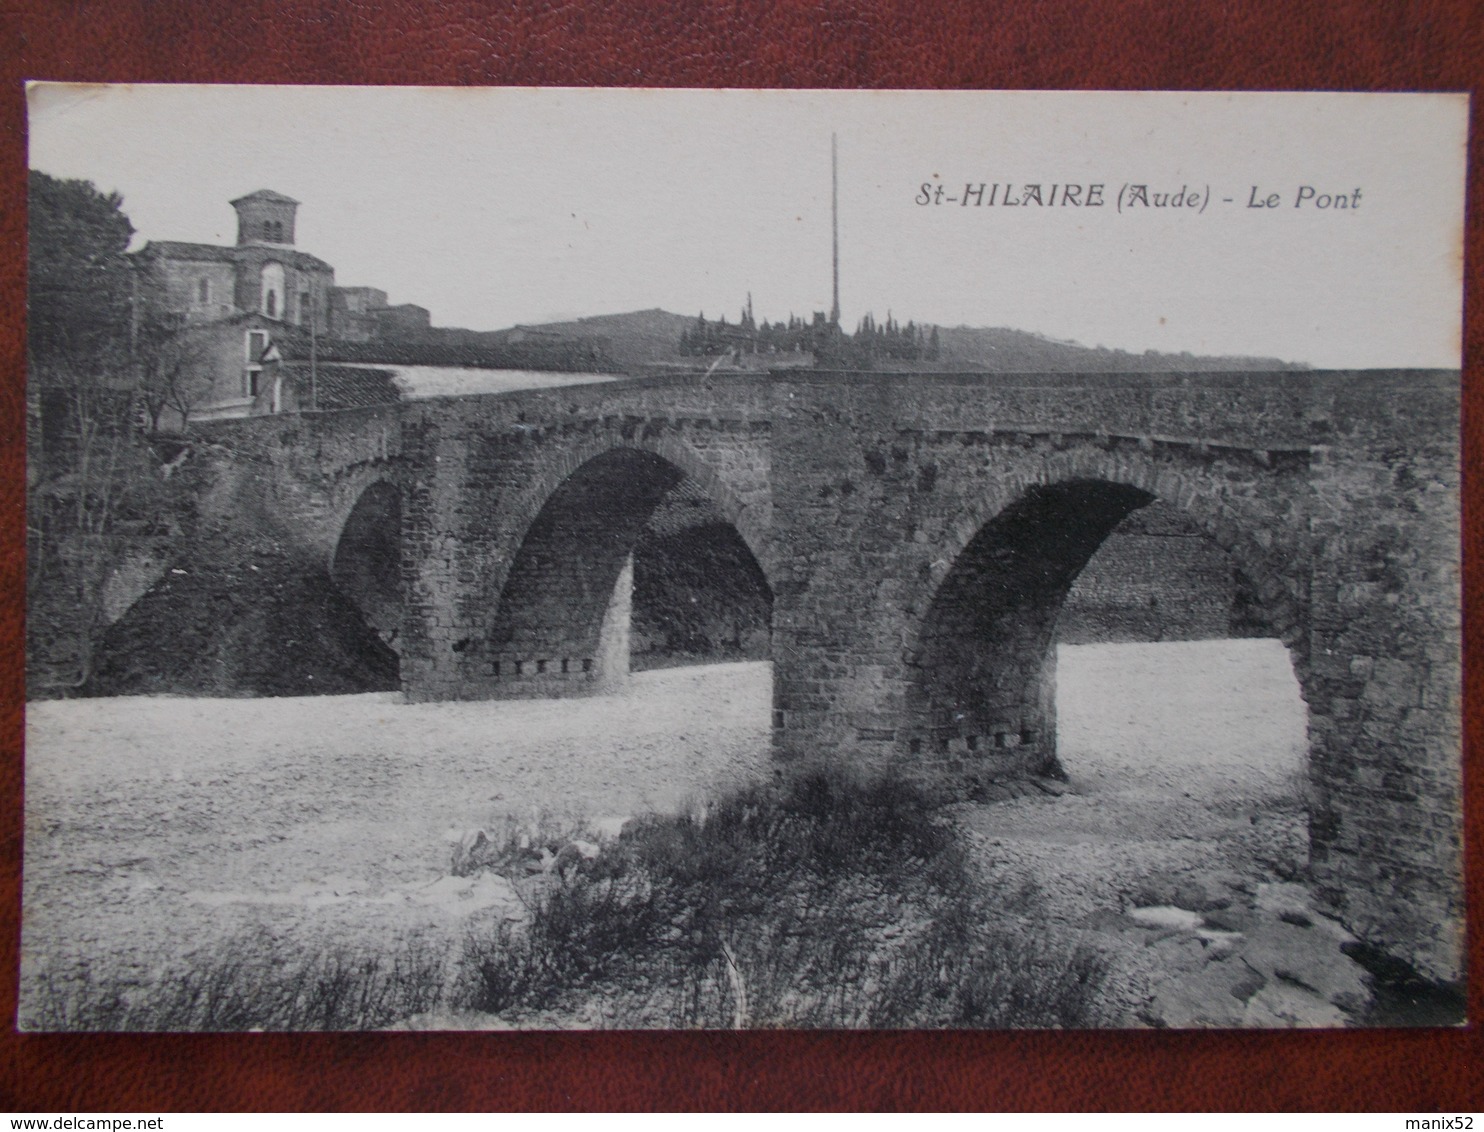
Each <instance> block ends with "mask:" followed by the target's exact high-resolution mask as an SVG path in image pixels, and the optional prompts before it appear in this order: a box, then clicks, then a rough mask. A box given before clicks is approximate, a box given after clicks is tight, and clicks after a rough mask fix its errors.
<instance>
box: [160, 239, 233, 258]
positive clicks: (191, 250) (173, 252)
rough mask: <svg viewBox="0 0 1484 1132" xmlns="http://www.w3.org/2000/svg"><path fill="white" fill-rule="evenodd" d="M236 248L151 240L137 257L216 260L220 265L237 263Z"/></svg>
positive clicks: (179, 241)
mask: <svg viewBox="0 0 1484 1132" xmlns="http://www.w3.org/2000/svg"><path fill="white" fill-rule="evenodd" d="M236 250H237V249H236V248H226V247H222V246H220V245H219V244H189V243H186V242H185V241H184V240H151V241H150V242H149V243H147V244H145V245H144V247H142V248H141V249H140V250H139V251H138V252H137V253H136V254H137V255H149V254H153V255H159V256H164V257H166V258H167V259H192V260H215V261H217V262H220V263H234V262H236V260H235V258H234V256H233V254H232V253H233V252H235V251H236Z"/></svg>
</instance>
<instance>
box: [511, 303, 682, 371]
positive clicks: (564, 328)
mask: <svg viewBox="0 0 1484 1132" xmlns="http://www.w3.org/2000/svg"><path fill="white" fill-rule="evenodd" d="M695 321H696V320H695V316H693V315H683V314H671V313H670V312H669V311H663V310H660V309H659V308H658V307H654V308H651V309H650V310H643V311H631V312H629V313H627V314H600V315H593V316H591V317H589V318H578V319H573V320H572V321H570V322H546V323H542V324H540V325H539V326H530V325H522V326H520V327H518V328H516V329H519V330H525V331H533V332H535V333H538V334H551V335H559V336H561V337H563V338H601V339H604V340H606V342H607V344H608V355H609V357H611V358H612V359H613V361H614V362H615V363H616V364H617V365H618V366H619V367H620V368H624V369H629V368H639V367H643V366H650V365H655V364H656V363H659V362H671V361H677V360H679V359H680V334H681V332H682V331H684V330H685V329H686V328H687V327H689V326H691V325H692V324H693V323H694V322H695Z"/></svg>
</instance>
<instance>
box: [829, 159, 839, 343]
mask: <svg viewBox="0 0 1484 1132" xmlns="http://www.w3.org/2000/svg"><path fill="white" fill-rule="evenodd" d="M830 238H831V244H832V250H833V253H834V255H833V258H834V284H835V289H834V302H833V303H832V304H831V306H830V321H831V322H832V323H834V324H835V325H836V326H839V325H840V162H839V157H838V156H837V154H836V147H835V135H834V134H831V135H830Z"/></svg>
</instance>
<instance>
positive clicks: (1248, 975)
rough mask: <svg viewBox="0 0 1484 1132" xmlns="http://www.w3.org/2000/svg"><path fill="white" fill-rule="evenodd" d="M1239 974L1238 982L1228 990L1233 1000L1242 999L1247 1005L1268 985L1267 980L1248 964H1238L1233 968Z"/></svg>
mask: <svg viewBox="0 0 1484 1132" xmlns="http://www.w3.org/2000/svg"><path fill="white" fill-rule="evenodd" d="M1233 969H1234V970H1236V971H1237V972H1238V978H1237V981H1236V982H1234V983H1232V985H1231V986H1230V987H1229V988H1227V989H1228V990H1229V991H1230V992H1231V996H1232V997H1233V998H1238V999H1241V1000H1242V1002H1243V1003H1244V1004H1245V1003H1246V1002H1247V1000H1248V999H1250V998H1251V997H1252V996H1253V995H1255V994H1256V993H1257V992H1258V991H1260V990H1262V988H1263V987H1265V986H1267V985H1268V981H1267V979H1265V978H1263V976H1262V974H1261V972H1258V971H1255V970H1253V969H1252V967H1250V966H1249V965H1248V964H1246V963H1240V964H1237V965H1236V967H1234V968H1233Z"/></svg>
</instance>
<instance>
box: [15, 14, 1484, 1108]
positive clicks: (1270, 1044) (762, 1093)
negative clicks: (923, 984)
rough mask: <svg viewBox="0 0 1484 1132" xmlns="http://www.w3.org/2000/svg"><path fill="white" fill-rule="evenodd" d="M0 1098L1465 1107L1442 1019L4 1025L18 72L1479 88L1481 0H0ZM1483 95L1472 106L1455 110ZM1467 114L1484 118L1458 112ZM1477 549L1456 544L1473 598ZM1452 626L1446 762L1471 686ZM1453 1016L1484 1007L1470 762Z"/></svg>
mask: <svg viewBox="0 0 1484 1132" xmlns="http://www.w3.org/2000/svg"><path fill="white" fill-rule="evenodd" d="M0 69H3V75H4V85H3V88H0V470H3V476H0V531H3V541H0V585H3V586H4V593H5V596H6V599H7V600H6V601H5V603H4V605H3V608H0V641H3V645H4V652H3V654H0V656H3V661H0V704H3V716H0V742H3V744H4V755H3V762H0V909H3V915H4V917H5V927H4V930H3V932H0V972H3V974H0V1013H3V1017H4V1018H5V1020H6V1021H5V1022H4V1027H5V1032H3V1033H0V1108H11V1109H31V1110H41V1111H62V1112H65V1111H68V1110H72V1111H87V1110H99V1109H112V1110H136V1111H150V1110H187V1111H190V1110H207V1109H210V1110H242V1109H291V1110H298V1109H311V1110H313V1109H400V1108H412V1109H482V1108H493V1109H574V1108H575V1109H588V1108H640V1109H646V1108H661V1109H690V1108H706V1109H743V1108H745V1109H784V1108H787V1109H811V1108H840V1107H856V1108H866V1109H902V1108H914V1109H920V1108H934V1109H943V1108H948V1109H965V1108H968V1109H979V1108H989V1109H1037V1108H1043V1109H1096V1110H1107V1109H1203V1108H1216V1109H1228V1108H1230V1109H1311V1110H1312V1109H1364V1110H1377V1109H1399V1110H1421V1111H1424V1112H1439V1111H1458V1110H1460V1109H1480V1108H1484V1040H1481V1037H1480V1033H1479V1030H1478V1029H1477V1028H1471V1029H1468V1030H1463V1031H1449V1032H1437V1031H1426V1032H1400V1031H1372V1032H1346V1033H1319V1034H1292V1033H1245V1034H1230V1033H1213V1034H1183V1033H1130V1034H1121V1033H1085V1034H1055V1033H1018V1034H999V1033H968V1034H938V1033H933V1034H842V1035H835V1034H813V1033H777V1034H744V1035H732V1034H635V1035H611V1034H580V1035H578V1034H562V1035H547V1034H530V1035H517V1036H497V1035H471V1036H463V1035H440V1034H427V1035H390V1036H359V1035H351V1036H334V1035H332V1036H312V1035H304V1036H292V1035H282V1036H280V1035H249V1036H238V1037H234V1036H191V1037H154V1036H144V1037H106V1036H100V1037H86V1036H83V1037H79V1036H20V1035H17V1034H15V1033H14V1032H13V1030H12V1029H11V1027H12V1026H13V1020H14V1017H15V972H16V955H17V948H18V940H19V920H20V911H19V910H20V886H19V879H20V863H21V782H22V778H21V738H20V737H21V703H22V699H23V680H22V654H23V641H22V631H21V626H22V621H21V618H22V606H23V593H24V587H23V561H22V557H23V538H22V530H23V491H22V484H23V459H22V443H23V421H24V413H23V399H22V363H23V359H24V337H23V336H24V326H23V317H22V312H23V309H24V280H23V272H22V264H23V256H22V249H23V238H24V185H25V182H24V168H25V135H24V131H25V119H24V102H23V97H22V89H21V85H20V83H21V80H23V79H27V78H37V79H67V80H78V81H108V82H130V81H138V82H146V81H147V82H237V83H289V82H299V83H429V84H559V85H599V84H618V85H658V86H733V87H736V86H781V87H803V86H845V87H944V88H951V87H980V88H985V87H987V88H995V87H1005V88H1052V87H1078V88H1093V89H1096V88H1123V89H1137V88H1176V89H1220V88H1230V89H1324V90H1454V91H1456V90H1472V89H1475V88H1476V87H1477V86H1478V84H1479V80H1480V76H1481V74H1484V7H1481V4H1480V3H1478V2H1477V0H1428V2H1420V0H1419V2H1413V3H1404V2H1401V0H1374V2H1361V0H1325V2H1314V3H1309V4H1298V3H1293V4H1282V5H1278V4H1271V3H1264V2H1262V0H1186V2H1178V0H1170V2H1166V3H1159V2H1154V0H1125V2H1115V0H1101V2H1099V0H1012V2H1009V3H1004V4H996V5H990V4H986V3H982V2H975V0H945V2H941V3H937V4H929V3H927V2H925V0H897V2H892V0H817V2H813V3H804V2H791V0H771V2H770V0H752V2H751V3H749V4H709V3H702V2H697V0H675V2H669V3H663V4H661V3H652V4H646V3H641V2H637V0H625V2H623V3H618V4H614V5H611V6H603V8H602V9H601V10H599V8H598V6H597V5H594V6H592V7H589V6H588V5H586V4H583V3H566V4H561V3H554V2H533V0H527V2H525V3H519V4H501V5H498V6H496V5H494V4H485V3H474V2H472V0H408V2H404V3H394V2H389V0H359V2H356V3H344V2H336V0H299V2H293V0H279V2H276V3H273V2H266V0H194V2H192V0H73V2H68V0H11V2H10V3H9V4H6V5H4V6H3V10H0ZM1475 110H1476V114H1477V105H1476V107H1475ZM1475 125H1476V128H1477V118H1476V122H1475ZM1478 155H1479V149H1478V145H1477V142H1476V143H1475V144H1474V145H1473V147H1472V148H1471V160H1470V166H1469V182H1470V190H1471V191H1470V197H1471V200H1472V201H1473V206H1472V207H1471V209H1470V215H1469V222H1468V230H1467V246H1468V250H1469V256H1468V263H1469V269H1468V281H1469V284H1470V291H1469V303H1468V308H1467V327H1466V335H1465V339H1466V372H1465V388H1466V394H1465V400H1466V403H1465V435H1466V447H1465V470H1466V475H1467V476H1469V481H1468V482H1469V483H1470V484H1471V486H1472V488H1473V489H1474V490H1472V491H1471V492H1470V499H1469V500H1468V503H1467V506H1466V530H1467V532H1468V534H1467V536H1466V542H1465V546H1466V547H1474V548H1477V547H1478V546H1479V545H1480V543H1481V535H1484V530H1481V525H1484V502H1481V499H1480V494H1479V491H1478V490H1477V489H1478V487H1479V484H1478V480H1479V475H1480V472H1481V470H1484V467H1481V458H1484V435H1481V434H1484V318H1481V314H1480V309H1481V308H1480V301H1479V299H1480V295H1481V287H1484V274H1481V271H1484V268H1481V265H1484V226H1481V223H1480V218H1479V213H1478V207H1477V206H1478V201H1479V197H1480V190H1481V188H1484V184H1481V164H1480V160H1479V156H1478ZM1481 581H1484V574H1481V569H1480V561H1479V556H1478V555H1477V554H1471V555H1469V556H1468V560H1467V586H1468V593H1469V595H1470V597H1471V598H1474V599H1477V597H1478V595H1479V593H1480V583H1481ZM1473 613H1474V616H1472V617H1471V618H1470V619H1469V621H1468V630H1467V636H1468V643H1469V646H1470V654H1471V658H1472V660H1473V663H1472V664H1471V665H1470V666H1469V669H1468V675H1467V686H1466V701H1467V703H1468V704H1469V705H1470V711H1469V720H1468V736H1469V741H1470V743H1469V749H1470V751H1471V752H1472V753H1473V754H1474V755H1477V752H1478V750H1479V739H1480V734H1481V712H1480V710H1479V708H1480V704H1481V700H1484V697H1481V695H1480V693H1481V691H1484V682H1481V679H1480V665H1479V663H1478V657H1479V644H1480V639H1481V629H1480V618H1479V616H1478V615H1477V614H1478V610H1477V608H1474V609H1473ZM1468 800H1469V813H1470V815H1471V817H1470V821H1469V825H1468V836H1469V847H1470V852H1469V865H1470V870H1469V875H1470V886H1469V892H1470V900H1471V906H1472V908H1473V909H1474V917H1473V919H1474V924H1473V928H1474V930H1473V933H1472V951H1471V954H1472V956H1473V964H1472V966H1473V973H1474V990H1473V993H1472V994H1471V1007H1472V1013H1473V1015H1474V1017H1476V1018H1477V1017H1480V1016H1481V1014H1484V993H1481V989H1484V988H1481V978H1480V976H1481V971H1484V968H1481V964H1480V951H1481V948H1480V934H1479V930H1478V929H1479V923H1480V919H1479V913H1480V910H1481V907H1484V900H1481V897H1484V867H1481V866H1484V861H1481V851H1480V850H1481V840H1484V839H1481V832H1484V830H1481V821H1480V816H1481V814H1484V798H1481V776H1480V774H1479V773H1478V768H1477V766H1475V767H1473V768H1472V773H1470V775H1469V791H1468Z"/></svg>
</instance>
